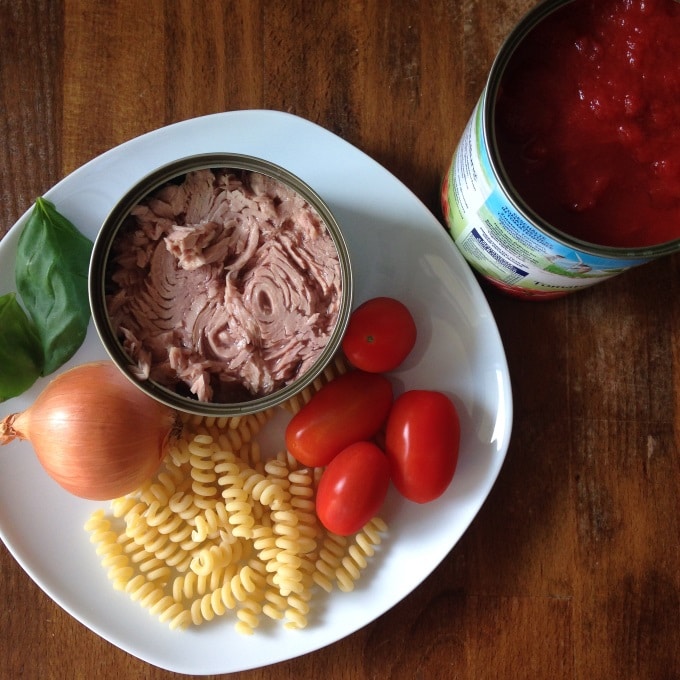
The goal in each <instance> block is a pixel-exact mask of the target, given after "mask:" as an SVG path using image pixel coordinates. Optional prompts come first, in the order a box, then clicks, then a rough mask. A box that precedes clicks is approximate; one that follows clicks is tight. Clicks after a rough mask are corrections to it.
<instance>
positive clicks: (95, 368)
mask: <svg viewBox="0 0 680 680" xmlns="http://www.w3.org/2000/svg"><path fill="white" fill-rule="evenodd" d="M178 423H179V419H178V415H177V413H176V412H175V411H173V410H172V409H170V408H168V407H167V406H164V405H163V404H161V403H159V402H157V401H156V400H155V399H152V398H151V397H149V396H148V395H146V394H145V393H144V392H142V391H141V390H140V389H138V388H137V387H136V386H135V385H133V384H132V383H131V382H130V380H128V379H127V378H126V377H125V376H124V375H123V374H122V373H121V372H120V370H119V369H118V368H117V367H116V366H115V365H114V364H113V363H112V362H110V361H101V362H93V363H89V364H83V365H82V366H77V367H76V368H73V369H71V370H69V371H66V372H65V373H62V374H61V375H59V376H57V377H56V378H55V379H54V380H52V382H50V383H49V384H48V385H47V386H46V387H45V389H44V390H43V391H42V393H41V394H40V395H39V396H38V398H37V399H36V400H35V402H34V403H33V404H32V405H31V406H30V407H29V408H28V409H26V410H25V411H23V412H22V413H13V414H11V415H8V416H7V417H6V418H5V419H4V420H2V421H1V422H0V445H2V444H7V443H9V442H11V441H13V440H14V439H26V440H28V441H29V442H30V443H31V444H32V445H33V449H34V450H35V453H36V455H37V456H38V459H39V460H40V463H41V464H42V466H43V467H44V468H45V470H46V471H47V473H48V474H49V475H50V476H51V477H52V478H53V479H54V480H55V481H56V482H57V483H58V484H60V485H61V486H62V487H63V488H64V489H66V490H67V491H69V492H70V493H72V494H74V495H75V496H79V497H81V498H88V499H91V500H110V499H112V498H117V497H119V496H123V495H125V494H127V493H130V492H131V491H134V490H135V489H136V488H138V487H139V486H140V485H141V484H143V483H144V482H145V481H147V480H148V479H150V478H151V477H152V476H153V475H154V474H155V472H156V471H157V470H158V468H159V466H160V464H161V461H162V460H163V457H164V455H165V451H166V447H167V444H168V442H169V440H170V439H171V437H172V436H173V434H176V432H177V429H178V428H179V425H178Z"/></svg>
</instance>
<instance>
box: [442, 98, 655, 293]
mask: <svg viewBox="0 0 680 680" xmlns="http://www.w3.org/2000/svg"><path fill="white" fill-rule="evenodd" d="M483 99H484V96H483V95H482V97H481V98H480V100H479V102H478V103H477V106H476V107H475V110H474V112H473V114H472V116H471V117H470V120H469V122H468V124H467V127H466V128H465V132H464V133H463V136H462V138H461V140H460V143H459V145H458V148H457V149H456V152H455V154H454V156H453V160H452V162H451V166H450V168H449V171H448V173H447V175H446V177H445V179H444V182H443V184H442V207H443V210H444V217H445V218H446V222H447V225H448V228H449V230H450V232H451V235H452V236H453V239H454V240H455V242H456V245H457V246H458V248H459V249H460V251H461V253H462V254H463V256H464V257H465V259H466V260H467V261H468V262H469V263H470V264H471V265H472V266H473V267H474V268H475V269H476V270H477V271H479V272H480V274H482V276H484V277H485V278H487V279H488V280H489V281H490V282H491V283H493V284H495V285H496V286H498V287H500V288H502V289H504V290H506V291H507V292H510V293H513V294H515V295H519V296H521V297H537V298H540V297H557V296H561V295H564V294H565V293H568V292H571V291H574V290H578V289H580V288H586V287H587V286H592V285H593V284H595V283H599V282H601V281H603V280H605V279H608V278H611V277H612V276H615V275H617V274H620V273H621V272H623V271H625V270H627V269H630V268H631V267H633V266H636V265H639V264H644V263H645V262H648V261H649V259H650V258H639V259H631V258H626V259H617V258H611V257H603V256H601V255H596V254H592V253H588V252H586V251H581V250H579V249H576V248H574V247H572V246H569V245H566V244H565V243H562V242H560V241H558V240H557V239H555V238H553V237H552V236H551V235H550V234H548V233H546V232H545V231H544V230H542V229H539V228H538V227H537V226H536V225H535V224H534V223H533V222H531V221H530V220H529V219H528V218H527V217H526V216H525V215H523V214H522V213H520V212H519V211H518V210H517V208H516V207H515V206H514V205H513V203H512V202H511V201H510V199H509V197H508V194H507V192H506V191H505V189H504V188H503V187H502V186H501V185H500V184H499V181H498V179H497V177H496V173H495V172H494V171H493V169H492V167H491V162H490V156H489V150H488V148H487V144H486V140H485V136H484V132H483V130H484V127H483V126H484V120H483Z"/></svg>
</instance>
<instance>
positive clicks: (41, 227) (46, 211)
mask: <svg viewBox="0 0 680 680" xmlns="http://www.w3.org/2000/svg"><path fill="white" fill-rule="evenodd" d="M92 245H93V244H92V241H90V240H89V239H88V238H87V237H85V236H84V235H83V234H81V233H80V232H79V231H78V229H77V228H76V227H75V226H74V225H73V224H72V223H71V222H70V221H69V220H68V219H66V218H65V217H64V216H63V215H61V214H60V213H59V212H58V211H57V210H56V208H55V207H54V205H53V204H52V203H50V201H48V200H46V199H44V198H38V199H37V200H36V202H35V207H34V208H33V211H32V212H31V214H30V216H29V219H28V222H27V223H26V225H25V226H24V229H23V231H22V232H21V235H20V237H19V244H18V246H17V255H16V262H15V277H16V285H17V291H18V292H19V295H20V296H21V300H22V302H23V304H24V306H25V307H26V309H27V311H28V313H29V315H30V316H31V318H32V319H33V322H34V323H35V325H36V328H37V329H38V335H39V336H40V341H41V344H42V349H43V355H44V357H45V362H44V365H43V375H49V374H50V373H52V372H54V371H56V370H57V369H58V368H59V367H60V366H61V365H62V364H64V363H65V362H66V361H68V360H69V359H70V358H71V357H72V356H73V355H74V354H75V353H76V350H77V349H78V348H79V347H80V346H81V345H82V344H83V341H84V340H85V335H86V334H87V326H88V324H89V321H90V303H89V299H88V294H87V272H88V268H89V265H90V255H91V253H92Z"/></svg>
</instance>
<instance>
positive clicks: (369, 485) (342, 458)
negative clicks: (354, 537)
mask: <svg viewBox="0 0 680 680" xmlns="http://www.w3.org/2000/svg"><path fill="white" fill-rule="evenodd" d="M389 485H390V464H389V462H388V461H387V458H386V457H385V454H384V453H383V452H382V451H381V450H380V449H379V448H378V447H377V446H376V445H375V444H374V443H373V442H365V441H362V442H356V443H354V444H350V445H349V446H348V447H347V448H346V449H343V450H342V451H341V452H340V453H339V454H338V455H337V456H335V458H333V460H332V461H331V462H330V463H329V464H328V467H327V468H326V469H325V470H324V471H323V474H322V475H321V479H320V480H319V488H318V489H317V492H316V514H317V516H318V518H319V520H320V521H321V523H322V524H323V525H324V526H325V527H326V529H328V530H329V531H332V532H333V533H335V534H338V535H340V536H349V535H350V534H354V533H356V532H357V531H359V530H360V529H361V528H362V527H363V526H364V525H365V524H366V523H367V522H368V521H369V520H370V519H372V518H373V517H375V516H376V514H377V513H378V511H379V510H380V508H381V506H382V504H383V503H384V502H385V496H386V495H387V489H388V488H389Z"/></svg>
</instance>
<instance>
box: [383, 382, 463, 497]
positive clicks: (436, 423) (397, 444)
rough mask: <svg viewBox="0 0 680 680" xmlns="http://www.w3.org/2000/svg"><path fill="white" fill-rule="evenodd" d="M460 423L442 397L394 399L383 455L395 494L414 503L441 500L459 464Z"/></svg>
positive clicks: (423, 394)
mask: <svg viewBox="0 0 680 680" xmlns="http://www.w3.org/2000/svg"><path fill="white" fill-rule="evenodd" d="M459 447H460V420H459V417H458V412H457V410H456V407H455V406H454V404H453V402H452V401H451V400H450V399H449V398H448V397H447V396H446V395H445V394H443V393H441V392H436V391H432V390H411V391H408V392H404V393H403V394H402V395H400V396H399V397H397V399H395V401H394V405H393V406H392V410H391V411H390V415H389V417H388V419H387V425H386V427H385V452H386V455H387V458H388V459H389V461H390V467H391V474H392V481H393V482H394V485H395V487H396V488H397V490H398V491H399V492H400V493H401V494H402V495H403V496H405V497H406V498H408V499H409V500H411V501H415V502H416V503H428V502H429V501H433V500H434V499H435V498H438V497H439V496H441V495H442V494H443V493H444V491H446V489H447V487H448V486H449V484H450V483H451V480H452V479H453V475H454V473H455V471H456V465H457V464H458V450H459Z"/></svg>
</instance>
